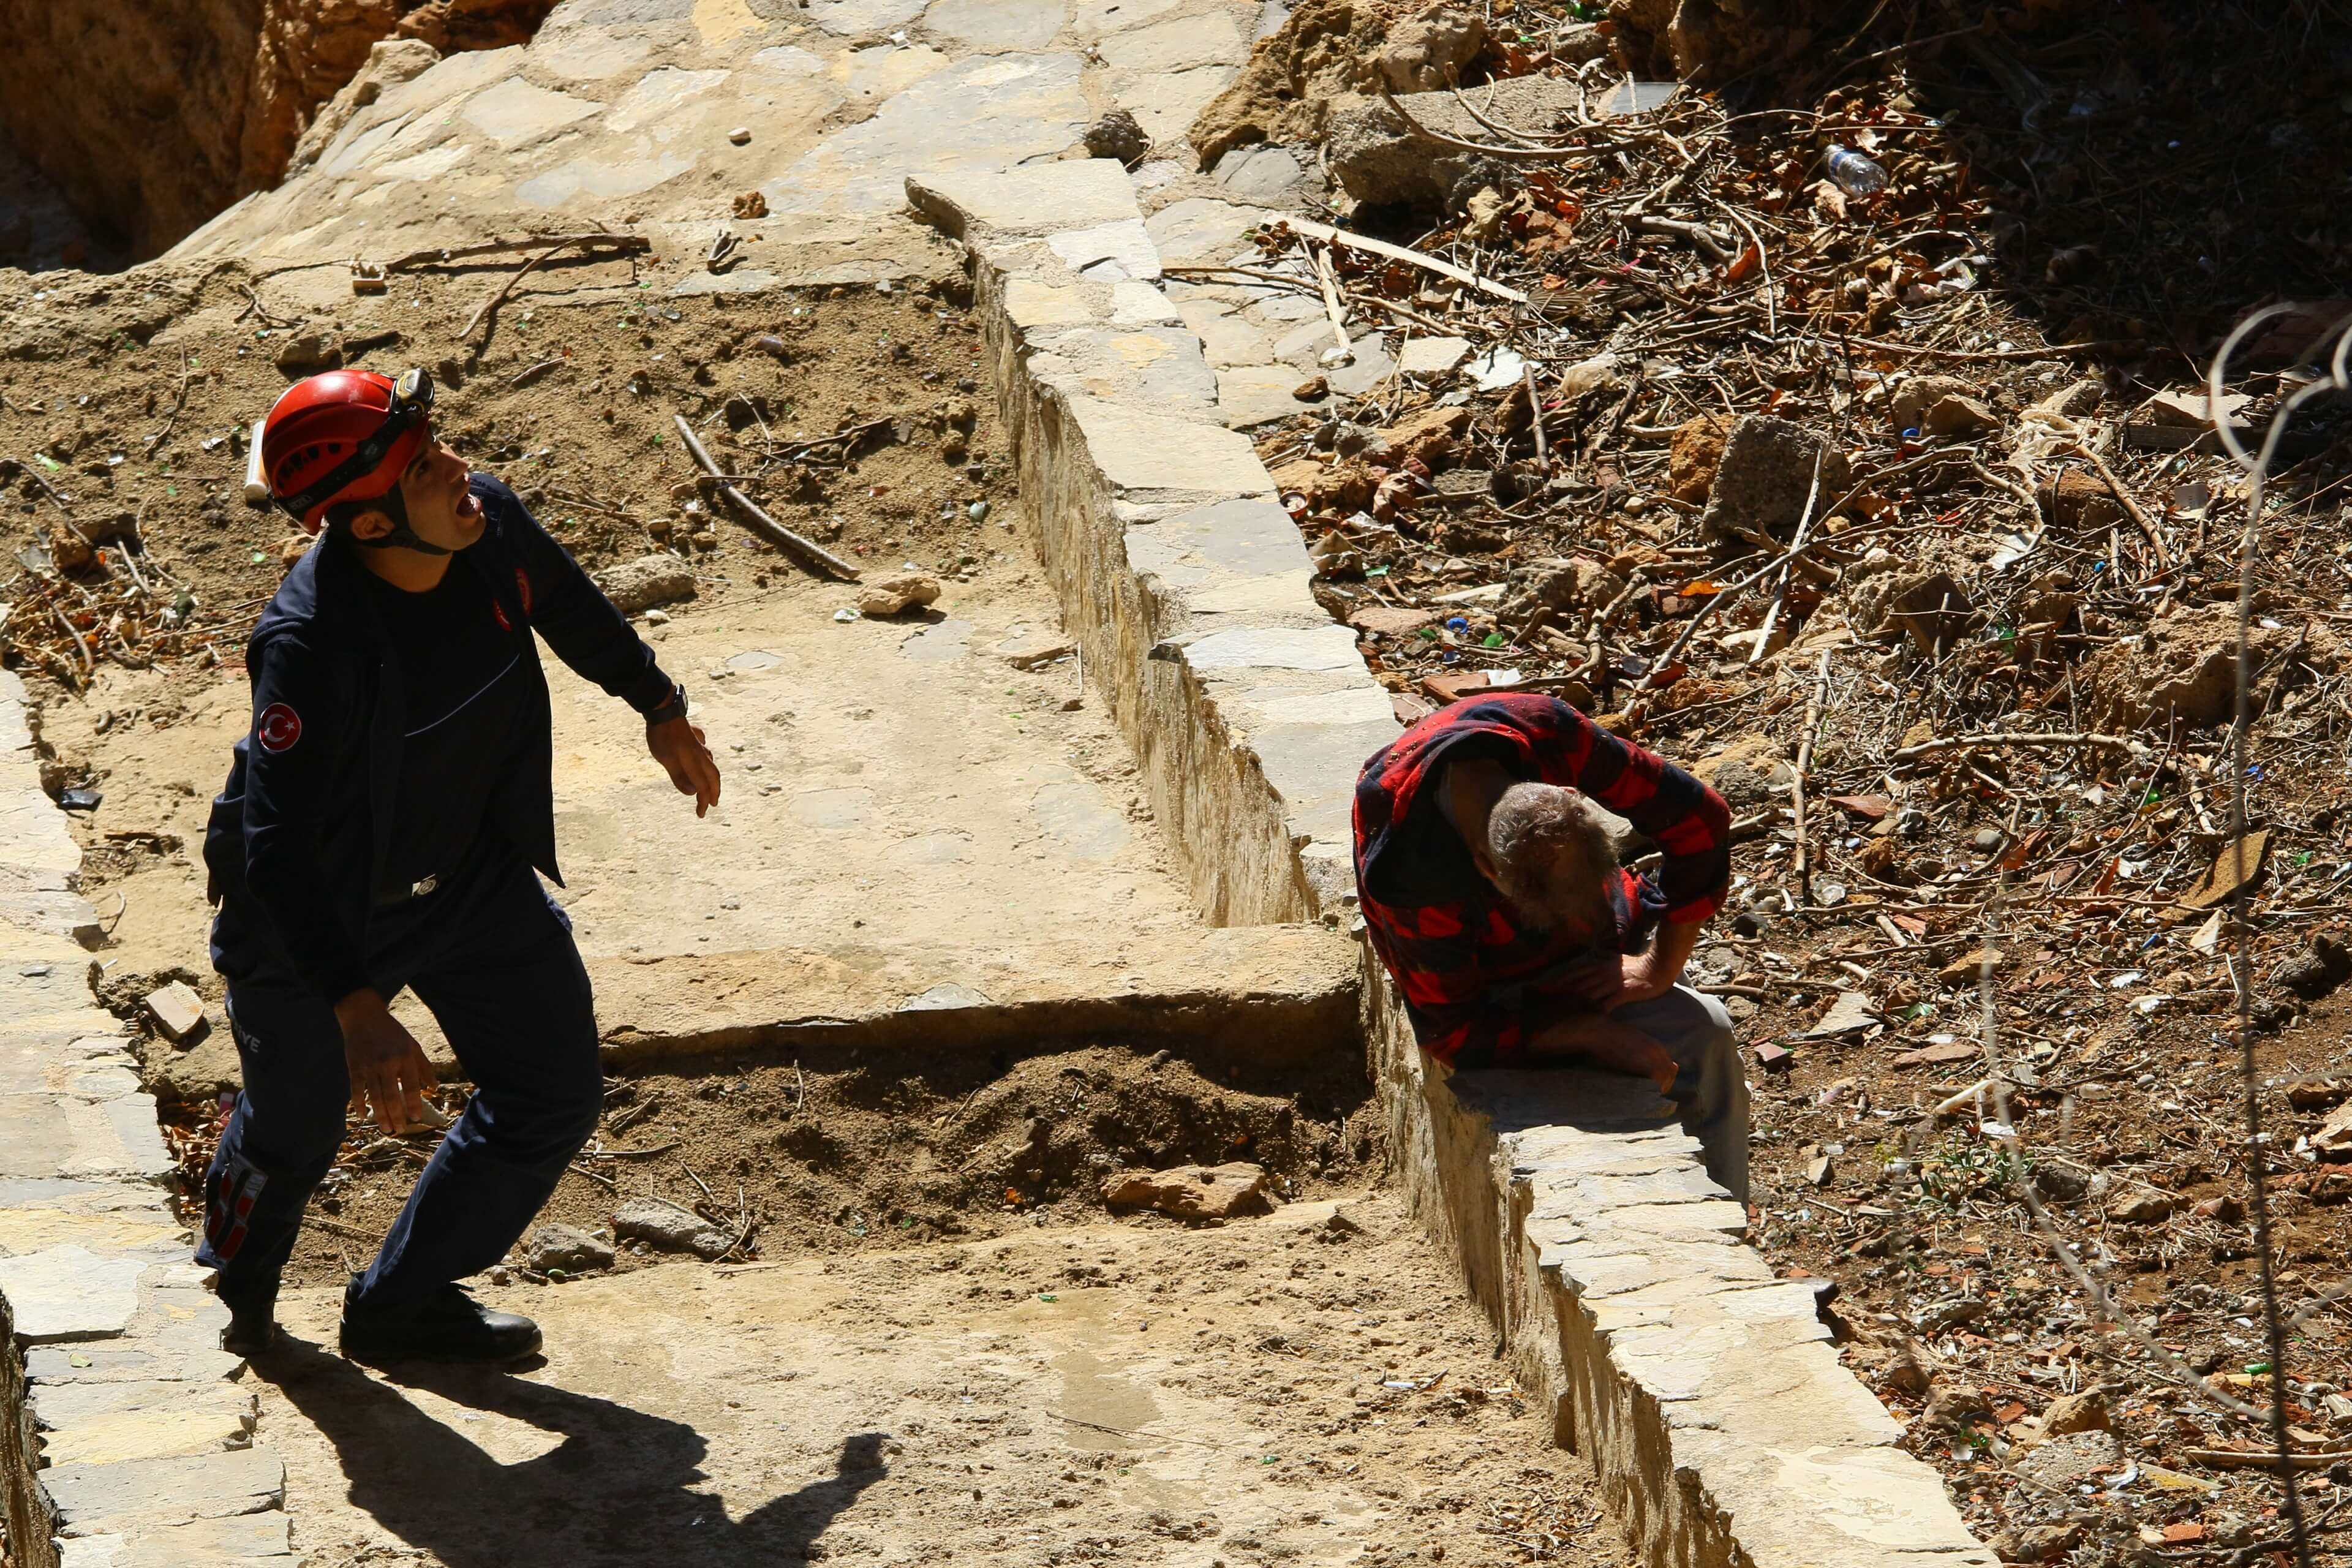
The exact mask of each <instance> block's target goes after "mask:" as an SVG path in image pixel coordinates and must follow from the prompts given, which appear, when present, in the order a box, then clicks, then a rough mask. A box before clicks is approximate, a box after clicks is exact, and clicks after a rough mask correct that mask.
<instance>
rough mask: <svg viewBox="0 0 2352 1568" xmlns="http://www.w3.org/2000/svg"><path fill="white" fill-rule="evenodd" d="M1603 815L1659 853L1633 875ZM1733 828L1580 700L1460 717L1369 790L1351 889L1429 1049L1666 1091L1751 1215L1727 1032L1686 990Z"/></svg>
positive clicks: (1667, 767) (1696, 791)
mask: <svg viewBox="0 0 2352 1568" xmlns="http://www.w3.org/2000/svg"><path fill="white" fill-rule="evenodd" d="M1596 803H1598V805H1601V806H1605V807H1607V808H1608V809H1609V810H1610V811H1612V812H1614V813H1616V814H1617V815H1618V816H1622V817H1625V818H1626V819H1628V820H1629V821H1631V822H1632V823H1633V826H1636V827H1638V828H1640V829H1641V830H1642V831H1643V832H1644V833H1646V834H1648V835H1649V836H1650V837H1651V838H1652V839H1654V840H1655V841H1656V843H1657V845H1658V847H1659V848H1660V849H1662V850H1663V851H1664V864H1663V865H1662V866H1661V867H1660V868H1659V869H1658V872H1657V874H1656V875H1655V876H1654V877H1652V876H1646V875H1637V874H1635V873H1634V872H1632V871H1630V870H1624V869H1622V868H1620V867H1619V866H1618V864H1617V858H1616V854H1615V851H1614V849H1613V848H1612V845H1611V841H1610V837H1609V834H1608V831H1607V826H1606V823H1605V820H1604V818H1603V817H1602V816H1601V812H1600V811H1598V810H1597V809H1595V805H1596ZM1729 828H1730V814H1729V813H1728V812H1727V811H1726V810H1725V808H1724V805H1723V799H1722V797H1721V796H1719V795H1717V794H1716V793H1715V792H1714V791H1713V790H1711V789H1709V788H1707V787H1706V785H1705V784H1701V783H1699V782H1698V781H1697V780H1696V779H1695V778H1693V777H1691V776H1690V774H1688V773H1685V772H1683V771H1682V770H1681V769H1680V768H1677V767H1675V766H1674V765H1672V764H1671V763H1666V762H1665V761H1664V760H1662V759H1661V758H1659V757H1657V756H1654V755H1653V754H1652V753H1650V752H1645V751H1643V750H1642V749H1641V748H1640V747H1638V746H1633V745H1628V744H1627V743H1626V742H1623V741H1621V740H1619V739H1617V738H1616V737H1615V736H1613V735H1612V734H1610V733H1608V732H1607V731H1604V730H1602V729H1601V728H1600V727H1599V726H1598V725H1596V724H1594V723H1593V722H1592V721H1591V720H1590V719H1588V718H1586V717H1585V716H1584V715H1583V714H1581V713H1580V712H1578V711H1577V710H1575V709H1574V708H1571V707H1570V706H1569V705H1568V704H1567V703H1565V702H1562V701H1559V700H1557V699H1554V698H1550V697H1541V696H1535V695H1531V694H1526V693H1519V694H1513V695H1508V696H1496V697H1489V698H1485V699H1477V700H1469V701H1465V702H1457V703H1455V704H1454V705H1453V706H1451V707H1448V708H1444V709H1441V710H1438V711H1437V712H1435V713H1433V714H1431V715H1430V716H1429V717H1428V718H1426V719H1423V721H1421V722H1420V723H1418V724H1415V725H1414V726H1413V727H1412V729H1410V730H1407V731H1405V732H1404V733H1403V734H1402V735H1400V736H1398V737H1397V738H1396V739H1395V740H1394V741H1391V742H1390V743H1389V744H1387V745H1386V746H1383V747H1382V748H1381V750H1380V751H1378V752H1374V753H1373V754H1372V757H1371V760H1370V762H1368V763H1365V764H1364V771H1363V773H1362V775H1361V776H1360V778H1359V779H1358V780H1357V784H1356V885H1357V888H1358V889H1359V891H1360V894H1361V897H1362V900H1363V911H1364V920H1365V922H1366V924H1367V925H1368V926H1369V927H1370V931H1371V937H1372V945H1373V947H1374V948H1375V949H1376V950H1377V951H1378V952H1379V953H1380V955H1381V962H1382V963H1385V964H1387V966H1388V970H1389V973H1391V975H1393V976H1394V977H1395V979H1396V983H1397V989H1398V991H1399V992H1400V993H1401V994H1402V995H1403V997H1404V1004H1405V1010H1406V1012H1407V1013H1408V1014H1409V1015H1410V1016H1411V1017H1412V1027H1413V1033H1414V1035H1415V1037H1417V1038H1418V1039H1419V1040H1420V1042H1421V1045H1422V1047H1423V1049H1425V1050H1427V1051H1428V1052H1429V1053H1430V1054H1431V1055H1432V1056H1434V1057H1436V1058H1438V1059H1439V1060H1441V1061H1444V1062H1445V1063H1447V1064H1448V1065H1450V1066H1453V1067H1536V1066H1542V1065H1546V1064H1550V1063H1567V1062H1577V1061H1581V1062H1589V1063H1592V1064H1595V1065H1598V1066H1601V1067H1605V1068H1612V1069H1614V1070H1617V1071H1621V1072H1630V1073H1638V1074H1640V1075H1642V1076H1643V1077H1646V1078H1649V1079H1653V1080H1654V1081H1655V1082H1656V1083H1657V1085H1658V1088H1659V1089H1660V1091H1661V1092H1662V1093H1664V1094H1665V1095H1667V1096H1668V1097H1669V1098H1671V1099H1672V1100H1674V1101H1675V1103H1676V1105H1677V1106H1678V1107H1679V1108H1680V1110H1681V1111H1682V1115H1683V1121H1684V1125H1685V1127H1687V1128H1688V1129H1689V1130H1690V1131H1692V1132H1694V1133H1696V1135H1697V1136H1698V1138H1699V1140H1700V1142H1702V1143H1703V1144H1704V1145H1705V1147H1706V1168H1707V1173H1708V1174H1709V1175H1711V1176H1713V1177H1714V1178H1715V1180H1716V1181H1717V1182H1718V1183H1720V1184H1722V1185H1723V1186H1725V1187H1727V1188H1728V1189H1729V1190H1730V1192H1731V1193H1732V1194H1733V1195H1735V1196H1737V1197H1738V1199H1739V1200H1740V1201H1741V1202H1743V1203H1744V1202H1746V1201H1747V1198H1748V1085H1747V1082H1746V1080H1745V1079H1743V1078H1742V1076H1741V1070H1740V1061H1739V1053H1738V1046H1737V1043H1736V1042H1735V1040H1734V1038H1733V1036H1732V1031H1731V1020H1730V1018H1729V1017H1728V1016H1727V1015H1726V1014H1725V1013H1724V1011H1723V1009H1722V1007H1721V1006H1720V1005H1717V1003H1716V1002H1714V1001H1713V1000H1712V999H1710V998H1708V997H1706V996H1702V995H1700V994H1698V993H1697V992H1696V991H1693V990H1692V989H1690V988H1689V987H1688V986H1685V985H1681V984H1676V982H1677V981H1678V980H1679V979H1680V978H1681V976H1682V972H1683V966H1684V964H1685V963H1688V962H1689V960H1690V955H1691V951H1692V949H1693V948H1695V947H1696V945H1697V944H1698V933H1699V928H1700V926H1701V925H1702V924H1704V923H1705V922H1706V920H1707V918H1708V917H1709V916H1711V915H1712V914H1714V913H1715V911H1716V909H1717V905H1718V904H1719V903H1720V902H1721V901H1722V899H1723V893H1724V888H1725V884H1726V881H1727V879H1728V877H1729V873H1730V868H1731V854H1730V838H1729Z"/></svg>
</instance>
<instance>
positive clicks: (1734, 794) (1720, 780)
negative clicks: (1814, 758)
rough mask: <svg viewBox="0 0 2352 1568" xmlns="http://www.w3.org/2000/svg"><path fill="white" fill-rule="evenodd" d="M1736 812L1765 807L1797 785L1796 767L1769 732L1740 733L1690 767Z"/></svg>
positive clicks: (1702, 781) (1756, 810)
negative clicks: (1790, 762)
mask: <svg viewBox="0 0 2352 1568" xmlns="http://www.w3.org/2000/svg"><path fill="white" fill-rule="evenodd" d="M1691 772H1692V773H1695V774H1696V775H1697V777H1698V781H1699V782H1700V783H1701V784H1706V785H1707V786H1708V787H1710V788H1712V789H1713V790H1714V791H1715V793H1716V794H1717V795H1721V796H1722V797H1723V799H1724V804H1726V805H1728V806H1730V807H1731V809H1732V812H1733V814H1734V815H1735V816H1738V815H1748V814H1753V813H1755V812H1759V811H1765V810H1769V808H1771V807H1772V806H1773V805H1776V804H1778V803H1779V800H1780V797H1781V796H1782V795H1787V794H1788V793H1790V791H1791V790H1793V789H1794V788H1795V787H1796V784H1797V770H1796V769H1794V768H1792V767H1790V765H1789V763H1788V759H1787V758H1786V757H1785V756H1784V755H1783V754H1782V747H1781V745H1780V742H1778V741H1775V740H1773V739H1772V738H1771V737H1770V736H1769V735H1743V736H1741V737H1740V738H1739V739H1738V740H1737V741H1734V742H1732V743H1731V744H1729V745H1728V746H1726V747H1724V748H1723V750H1721V751H1719V752H1715V753H1713V754H1712V755H1710V756H1707V757H1705V758H1702V759H1701V760H1700V761H1699V763H1698V764H1697V765H1696V767H1694V768H1692V769H1691Z"/></svg>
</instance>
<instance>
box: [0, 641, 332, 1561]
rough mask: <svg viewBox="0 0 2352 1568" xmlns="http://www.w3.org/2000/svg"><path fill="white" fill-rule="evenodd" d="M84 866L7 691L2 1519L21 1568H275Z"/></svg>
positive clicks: (235, 1408)
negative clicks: (103, 1001)
mask: <svg viewBox="0 0 2352 1568" xmlns="http://www.w3.org/2000/svg"><path fill="white" fill-rule="evenodd" d="M80 861H81V857H80V852H79V850H78V849H76V848H75V847H74V843H73V840H72V838H71V837H69V836H68V834H67V833H66V830H65V825H64V818H63V817H62V816H59V815H58V812H57V811H56V810H55V809H54V808H53V807H51V806H50V805H49V804H48V799H47V796H46V795H42V794H41V790H40V782H39V773H38V769H37V765H36V763H35V761H34V757H33V752H32V742H31V731H30V728H29V726H28V724H27V723H26V710H25V693H24V687H23V685H22V684H21V683H20V682H19V681H18V680H17V679H16V677H15V676H14V675H11V674H7V673H5V672H0V1509H5V1519H6V1521H7V1527H8V1541H9V1546H10V1550H11V1552H12V1553H13V1554H14V1558H15V1561H16V1564H17V1568H60V1565H61V1564H62V1565H64V1568H166V1565H168V1568H199V1565H202V1564H210V1563H260V1562H265V1561H277V1562H284V1561H285V1560H286V1559H287V1557H288V1555H289V1551H290V1548H289V1545H288V1530H287V1521H286V1515H285V1513H284V1511H283V1509H284V1501H285V1498H284V1468H283V1467H282V1466H280V1465H279V1464H278V1458H277V1457H276V1456H275V1455H273V1454H270V1453H268V1452H267V1451H265V1450H261V1449H257V1448H254V1447H252V1446H251V1441H252V1431H253V1421H252V1396H251V1395H250V1394H240V1393H239V1392H238V1391H237V1390H236V1389H234V1388H233V1387H232V1386H231V1385H230V1384H227V1383H226V1381H225V1380H226V1378H228V1377H229V1376H231V1375H233V1374H234V1373H236V1372H237V1371H238V1370H239V1369H240V1368H241V1367H242V1366H243V1364H244V1363H242V1362H240V1361H238V1360H237V1358H236V1357H235V1356H232V1355H227V1354H225V1353H224V1352H222V1351H221V1349H220V1331H221V1330H222V1328H223V1327H225V1326H226V1323H227V1321H228V1313H227V1311H226V1310H225V1309H224V1308H223V1307H222V1306H221V1304H220V1303H219V1301H218V1300H215V1298H214V1297H213V1296H212V1294H211V1293H210V1292H209V1291H207V1290H206V1289H205V1287H204V1273H203V1271H202V1270H200V1269H198V1268H195V1267H194V1265H193V1264H192V1263H190V1262H189V1261H188V1247H189V1237H188V1233H187V1229H186V1227H185V1226H182V1225H181V1224H180V1222H179V1220H178V1218H177V1216H175V1215H173V1212H172V1208H171V1204H170V1200H169V1195H168V1194H167V1192H166V1190H165V1187H164V1184H165V1183H166V1182H168V1181H169V1180H170V1179H171V1177H172V1173H173V1169H174V1167H173V1161H172V1156H171V1152H170V1151H169V1150H167V1149H166V1148H165V1147H164V1144H163V1133H162V1131H161V1129H160V1128H159V1127H158V1126H157V1124H156V1120H155V1101H154V1100H153V1098H152V1096H149V1095H147V1094H144V1093H142V1092H141V1091H140V1089H139V1079H138V1073H137V1062H136V1059H135V1058H133V1057H132V1056H131V1051H130V1048H129V1045H128V1042H127V1041H125V1040H124V1039H123V1038H122V1037H121V1033H120V1031H121V1025H120V1024H119V1023H118V1022H117V1021H116V1020H115V1018H114V1017H113V1016H112V1015H110V1014H109V1013H107V1012H105V1011H103V1010H101V1009H100V1008H99V1007H97V1006H96V1005H94V1002H93V998H92V997H91V994H90V983H91V973H90V970H91V964H90V960H89V956H88V954H87V953H86V952H83V949H82V945H81V944H82V942H87V941H91V940H94V939H95V938H96V936H97V933H98V921H97V917H96V915H95V914H94V913H93V912H92V911H91V910H90V909H89V905H88V903H86V902H85V901H84V900H82V899H81V897H80V896H79V894H78V893H75V892H74V891H73V890H72V888H73V879H74V876H75V873H76V872H77V871H78V869H79V866H80Z"/></svg>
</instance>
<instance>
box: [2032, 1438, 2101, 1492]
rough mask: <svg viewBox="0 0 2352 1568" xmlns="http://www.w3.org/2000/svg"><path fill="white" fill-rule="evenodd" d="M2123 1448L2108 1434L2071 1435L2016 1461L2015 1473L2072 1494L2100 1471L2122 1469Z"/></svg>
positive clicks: (2052, 1488) (2044, 1445) (2057, 1439)
mask: <svg viewBox="0 0 2352 1568" xmlns="http://www.w3.org/2000/svg"><path fill="white" fill-rule="evenodd" d="M2123 1462H2124V1446H2123V1445H2122V1444H2121V1443H2120V1442H2118V1441H2116V1435H2115V1434H2114V1433H2112V1432H2075V1433H2072V1434H2070V1435H2068V1436H2063V1437H2056V1438H2053V1439H2052V1440H2051V1441H2049V1442H2047V1443H2044V1444H2042V1446H2041V1447H2038V1448H2036V1449H2034V1450H2033V1451H2032V1453H2030V1454H2028V1455H2026V1456H2025V1458H2021V1459H2020V1460H2019V1461H2018V1462H2017V1465H2016V1470H2017V1473H2018V1474H2019V1475H2021V1476H2023V1477H2025V1478H2026V1479H2028V1480H2032V1481H2038V1482H2040V1483H2041V1484H2042V1486H2044V1487H2047V1488H2049V1489H2051V1490H2053V1491H2061V1492H2063V1491H2072V1490H2073V1489H2074V1488H2075V1487H2078V1486H2080V1485H2081V1484H2082V1483H2084V1481H2087V1480H2090V1479H2094V1478H2095V1477H2096V1476H2098V1475H2099V1474H2100V1473H2101V1472H2103V1471H2107V1470H2115V1469H2119V1468H2122V1466H2123Z"/></svg>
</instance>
